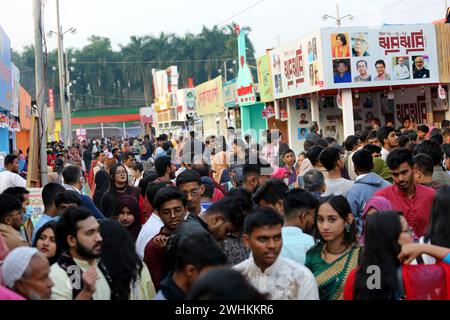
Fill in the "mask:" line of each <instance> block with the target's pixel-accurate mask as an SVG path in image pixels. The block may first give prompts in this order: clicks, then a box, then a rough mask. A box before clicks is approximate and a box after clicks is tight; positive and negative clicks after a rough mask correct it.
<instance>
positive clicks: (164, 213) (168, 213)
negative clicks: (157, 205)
mask: <svg viewBox="0 0 450 320" xmlns="http://www.w3.org/2000/svg"><path fill="white" fill-rule="evenodd" d="M183 213H184V210H183V207H176V208H172V209H162V210H161V215H162V216H164V217H170V216H171V215H172V214H173V215H174V216H176V217H179V216H181V215H182V214H183Z"/></svg>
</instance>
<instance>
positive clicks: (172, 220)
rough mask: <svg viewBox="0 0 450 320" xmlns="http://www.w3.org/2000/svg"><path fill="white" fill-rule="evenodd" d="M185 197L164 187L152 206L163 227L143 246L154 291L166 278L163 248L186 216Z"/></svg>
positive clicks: (176, 190) (177, 191) (174, 190)
mask: <svg viewBox="0 0 450 320" xmlns="http://www.w3.org/2000/svg"><path fill="white" fill-rule="evenodd" d="M186 203H187V199H186V197H185V195H184V194H183V193H182V192H181V191H179V190H178V189H177V188H175V187H165V188H163V189H161V190H159V191H158V193H157V194H156V196H155V200H154V201H153V204H154V206H155V210H156V211H157V212H158V215H159V217H160V218H161V220H162V222H163V223H164V226H163V227H162V228H161V231H160V232H159V234H157V235H156V236H155V237H153V239H151V240H150V241H149V242H148V244H147V245H146V246H145V251H144V262H145V264H146V265H147V267H148V269H149V271H150V275H151V277H152V281H153V284H154V285H155V289H156V291H158V290H159V284H160V282H161V280H162V279H164V277H165V276H166V273H167V270H166V259H165V246H166V242H167V238H168V237H169V236H170V235H171V234H172V232H173V231H174V230H175V229H176V228H177V227H178V226H179V225H180V224H181V223H182V222H183V220H184V217H185V216H186Z"/></svg>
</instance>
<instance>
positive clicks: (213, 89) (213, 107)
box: [195, 76, 224, 116]
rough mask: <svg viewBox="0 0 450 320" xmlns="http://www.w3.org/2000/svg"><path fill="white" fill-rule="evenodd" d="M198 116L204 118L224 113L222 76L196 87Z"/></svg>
mask: <svg viewBox="0 0 450 320" xmlns="http://www.w3.org/2000/svg"><path fill="white" fill-rule="evenodd" d="M195 95H196V101H197V115H199V116H203V115H208V114H215V113H220V112H223V110H224V104H223V90H222V76H219V77H217V78H215V79H213V80H210V81H208V82H204V83H202V84H200V85H198V86H196V87H195Z"/></svg>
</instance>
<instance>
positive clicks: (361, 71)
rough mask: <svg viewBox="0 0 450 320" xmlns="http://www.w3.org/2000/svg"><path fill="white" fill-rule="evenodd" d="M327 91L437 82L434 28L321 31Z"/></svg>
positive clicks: (330, 29) (403, 26) (406, 27)
mask: <svg viewBox="0 0 450 320" xmlns="http://www.w3.org/2000/svg"><path fill="white" fill-rule="evenodd" d="M322 39H323V50H324V62H325V78H326V88H327V89H333V88H334V89H337V88H358V87H373V86H382V85H406V84H418V83H420V84H424V83H436V82H439V70H438V62H437V48H436V35H435V30H434V26H433V25H396V26H382V27H377V28H367V27H350V28H339V29H337V28H328V29H323V30H322Z"/></svg>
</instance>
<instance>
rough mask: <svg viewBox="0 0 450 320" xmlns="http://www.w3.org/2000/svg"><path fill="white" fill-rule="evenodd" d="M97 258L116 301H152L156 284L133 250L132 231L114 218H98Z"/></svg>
mask: <svg viewBox="0 0 450 320" xmlns="http://www.w3.org/2000/svg"><path fill="white" fill-rule="evenodd" d="M99 223H100V234H101V235H102V238H103V242H102V252H101V257H100V259H101V260H102V262H103V264H104V265H105V267H106V269H107V270H108V272H109V275H110V277H111V280H112V286H113V288H111V291H113V292H115V293H116V296H117V297H118V298H119V300H151V299H153V298H154V296H155V287H154V285H153V282H152V280H151V276H150V272H149V271H148V269H147V266H146V265H145V264H144V263H142V261H141V259H140V258H139V256H138V255H137V253H136V249H135V245H134V241H133V239H132V238H131V234H130V233H129V232H128V231H127V230H126V229H125V228H124V227H123V226H122V225H121V224H120V223H119V222H118V221H115V220H109V219H104V220H100V221H99Z"/></svg>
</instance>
